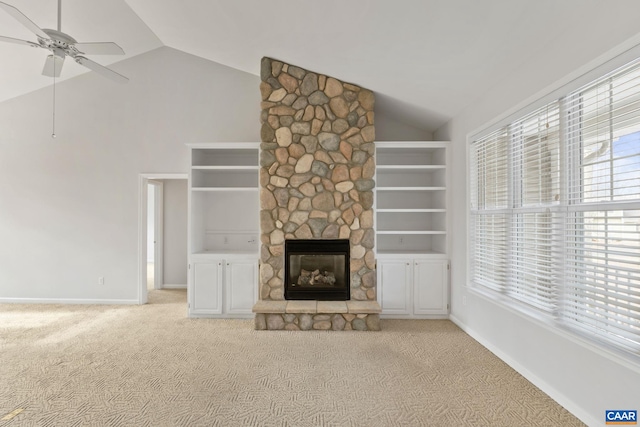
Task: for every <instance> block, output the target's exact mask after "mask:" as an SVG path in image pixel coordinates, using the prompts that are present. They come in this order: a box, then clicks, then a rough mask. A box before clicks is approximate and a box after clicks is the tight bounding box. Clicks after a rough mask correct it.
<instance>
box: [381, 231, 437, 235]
mask: <svg viewBox="0 0 640 427" xmlns="http://www.w3.org/2000/svg"><path fill="white" fill-rule="evenodd" d="M378 234H414V235H417V234H447V232H446V231H438V230H378Z"/></svg>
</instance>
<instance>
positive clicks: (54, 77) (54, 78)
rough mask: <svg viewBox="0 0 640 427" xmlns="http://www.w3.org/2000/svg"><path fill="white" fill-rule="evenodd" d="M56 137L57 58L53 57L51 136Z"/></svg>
mask: <svg viewBox="0 0 640 427" xmlns="http://www.w3.org/2000/svg"><path fill="white" fill-rule="evenodd" d="M55 137H56V60H55V57H54V58H53V120H52V133H51V138H55Z"/></svg>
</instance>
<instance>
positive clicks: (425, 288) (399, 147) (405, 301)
mask: <svg viewBox="0 0 640 427" xmlns="http://www.w3.org/2000/svg"><path fill="white" fill-rule="evenodd" d="M447 150H448V143H447V142H432V141H428V142H422V141H407V142H402V141H393V142H377V143H376V205H375V212H376V254H377V259H378V285H379V300H380V303H381V306H382V315H383V317H446V315H447V314H448V269H449V263H448V244H447V242H448V236H447V232H448V229H447V186H448V173H447Z"/></svg>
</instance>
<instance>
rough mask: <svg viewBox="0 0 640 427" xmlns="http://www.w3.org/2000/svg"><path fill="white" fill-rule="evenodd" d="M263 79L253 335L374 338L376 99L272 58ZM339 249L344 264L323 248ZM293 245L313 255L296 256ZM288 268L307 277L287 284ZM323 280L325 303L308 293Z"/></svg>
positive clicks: (266, 61)
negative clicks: (344, 332) (351, 332)
mask: <svg viewBox="0 0 640 427" xmlns="http://www.w3.org/2000/svg"><path fill="white" fill-rule="evenodd" d="M261 80H262V82H261V84H260V92H261V95H262V103H261V107H262V113H261V123H262V127H261V140H262V144H261V150H260V151H261V152H260V233H261V234H260V239H261V252H260V275H259V280H260V283H259V289H260V301H258V303H257V304H256V306H255V307H254V312H255V313H256V328H257V329H334V330H335V329H372V330H377V329H379V320H378V313H379V312H380V306H379V304H378V303H377V301H376V261H375V256H374V245H375V234H374V229H373V219H374V213H373V188H374V186H375V181H374V174H375V157H374V154H375V147H374V140H375V128H374V113H373V106H374V95H373V93H372V92H371V91H369V90H367V89H364V88H361V87H359V86H356V85H353V84H349V83H344V82H341V81H339V80H337V79H335V78H332V77H328V76H325V75H322V74H318V73H314V72H311V71H307V70H304V69H302V68H299V67H296V66H293V65H289V64H285V63H283V62H281V61H277V60H274V59H271V58H263V59H262V63H261ZM338 241H341V242H343V245H346V247H345V251H346V253H347V254H348V256H346V259H345V260H344V262H343V264H340V262H339V261H337V259H336V258H334V257H333V256H330V255H333V253H328V252H326V249H325V248H326V245H327V244H328V242H329V243H331V242H334V243H335V242H338ZM287 245H289V246H290V248H292V249H294V250H298V251H299V252H300V248H301V247H303V246H304V245H306V247H304V248H303V249H304V250H303V251H302V252H304V253H299V254H298V255H299V256H298V257H296V258H290V257H285V248H286V247H288V246H287ZM314 247H315V248H316V249H318V250H317V251H316V253H311V249H313V248H314ZM323 251H325V252H323ZM291 262H293V263H298V264H300V265H294V266H293V267H295V268H296V269H299V270H305V273H304V277H302V278H300V276H301V273H300V272H297V274H296V276H297V277H295V279H294V278H292V277H291V276H290V273H289V272H288V269H289V268H290V267H291ZM314 263H315V264H320V265H317V266H316V267H318V268H313V270H309V268H311V267H313V265H314ZM302 264H304V265H305V267H306V268H305V267H302V266H301V265H302ZM323 266H330V268H327V269H325V270H323ZM341 268H342V269H343V270H344V271H342V272H337V276H340V275H342V276H346V277H343V278H342V277H336V271H332V272H330V271H328V270H329V269H332V270H340V269H341ZM315 270H318V271H317V272H316V271H315ZM323 271H326V274H325V273H323ZM308 275H311V277H308ZM332 275H333V276H332ZM338 278H340V279H341V280H342V285H344V286H342V290H341V291H340V292H334V291H336V289H337V287H336V286H335V284H333V285H330V284H329V283H330V282H331V281H333V280H337V279H338ZM293 280H295V282H296V283H295V284H293V283H288V282H290V281H293ZM298 281H301V282H302V283H306V282H307V281H309V282H310V281H313V282H314V285H308V284H306V285H302V284H298V283H297V282H298ZM319 282H323V288H325V292H326V295H321V294H322V292H316V293H315V294H314V293H313V291H312V290H310V289H309V288H312V287H313V286H315V283H319ZM287 285H289V286H287ZM345 286H346V287H345ZM332 287H333V288H336V289H330V288H332ZM307 292H311V295H314V296H313V297H311V296H308V294H307ZM318 310H320V312H319V311H318ZM354 322H355V323H354Z"/></svg>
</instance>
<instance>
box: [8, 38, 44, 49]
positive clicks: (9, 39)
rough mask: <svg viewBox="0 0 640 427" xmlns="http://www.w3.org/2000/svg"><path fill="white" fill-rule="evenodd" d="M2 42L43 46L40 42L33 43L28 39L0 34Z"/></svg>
mask: <svg viewBox="0 0 640 427" xmlns="http://www.w3.org/2000/svg"><path fill="white" fill-rule="evenodd" d="M0 42H7V43H16V44H24V45H27V46H31V47H41V46H40V45H39V44H38V43H33V42H30V41H27V40H20V39H13V38H11V37H4V36H0Z"/></svg>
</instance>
